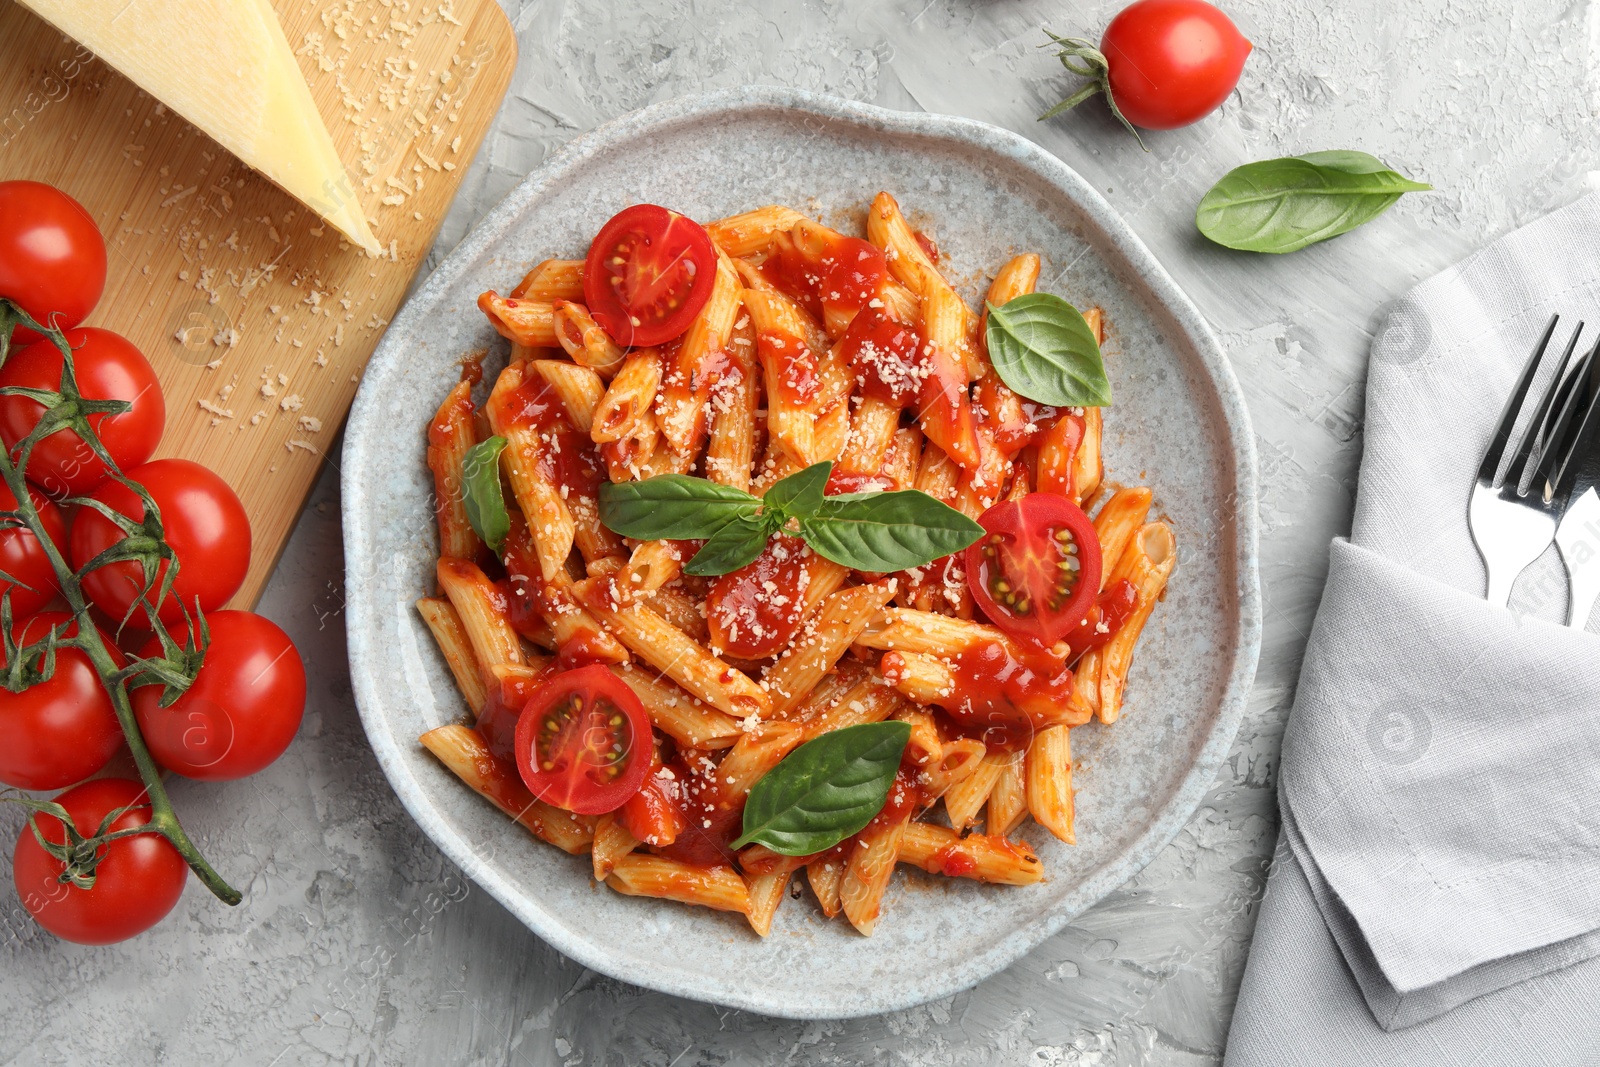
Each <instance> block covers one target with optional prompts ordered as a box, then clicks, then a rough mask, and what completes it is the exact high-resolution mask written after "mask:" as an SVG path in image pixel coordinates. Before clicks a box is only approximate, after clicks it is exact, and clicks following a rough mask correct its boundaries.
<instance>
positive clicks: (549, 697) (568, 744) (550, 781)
mask: <svg viewBox="0 0 1600 1067" xmlns="http://www.w3.org/2000/svg"><path fill="white" fill-rule="evenodd" d="M516 747H517V770H518V771H520V772H521V774H522V780H523V782H525V783H526V784H527V786H528V788H529V789H530V790H531V791H532V792H533V795H534V796H536V797H538V798H539V799H540V800H542V801H544V802H545V803H547V804H554V805H555V806H556V807H558V808H565V809H566V810H568V811H571V812H576V813H577V814H579V815H602V814H604V813H605V812H608V811H615V810H616V809H617V808H620V807H621V806H622V805H623V803H624V802H626V801H627V799H628V798H629V797H631V796H633V795H634V794H635V793H637V792H638V791H639V786H640V784H641V783H643V781H644V776H645V772H646V771H648V770H649V769H650V763H651V760H652V759H653V754H654V745H653V743H652V741H651V737H650V717H649V716H648V715H646V714H645V710H644V705H643V704H641V703H640V702H639V698H638V697H637V696H635V695H634V693H633V690H632V689H629V688H628V686H627V684H626V683H625V682H623V681H622V679H620V678H618V677H617V676H616V675H614V674H612V673H611V671H610V670H608V669H607V668H605V667H602V666H600V665H599V664H593V665H591V666H588V667H580V668H578V669H577V670H575V671H563V672H562V673H560V674H558V675H556V676H555V677H554V678H552V679H550V681H548V682H546V683H545V684H544V685H542V686H540V687H539V689H538V691H537V692H535V693H534V694H533V696H531V697H529V698H528V705H527V707H525V708H523V709H522V717H521V718H520V719H518V720H517V740H516Z"/></svg>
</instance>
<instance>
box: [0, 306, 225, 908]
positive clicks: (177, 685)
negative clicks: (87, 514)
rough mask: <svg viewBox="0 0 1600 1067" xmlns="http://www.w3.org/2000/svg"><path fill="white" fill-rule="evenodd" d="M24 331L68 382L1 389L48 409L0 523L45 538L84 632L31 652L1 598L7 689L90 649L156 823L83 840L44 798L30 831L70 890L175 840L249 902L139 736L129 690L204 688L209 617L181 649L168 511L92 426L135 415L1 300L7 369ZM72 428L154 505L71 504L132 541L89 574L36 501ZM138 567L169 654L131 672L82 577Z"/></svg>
mask: <svg viewBox="0 0 1600 1067" xmlns="http://www.w3.org/2000/svg"><path fill="white" fill-rule="evenodd" d="M19 325H20V326H25V327H27V328H29V329H31V330H34V331H36V332H37V333H39V334H41V335H43V336H45V337H47V338H48V339H49V340H50V342H51V343H52V344H54V345H55V346H56V348H57V349H59V350H60V352H61V359H62V363H61V385H60V389H59V391H54V392H52V391H48V390H39V389H26V388H22V387H20V386H7V387H3V388H0V395H8V396H26V397H28V398H29V399H31V400H34V401H36V402H37V403H39V404H41V405H42V406H43V407H44V408H45V411H44V414H43V415H42V416H41V417H40V420H39V423H38V425H37V426H35V428H34V430H33V432H32V433H30V434H29V435H28V436H27V437H26V438H24V439H23V440H22V441H21V442H19V443H18V445H17V446H16V448H15V449H14V450H13V449H10V448H0V476H3V477H4V478H5V483H6V486H7V487H8V488H9V489H10V490H11V494H12V496H13V497H15V498H16V501H17V504H16V509H15V510H14V511H9V512H3V513H0V524H3V525H4V526H9V527H11V528H16V527H17V526H19V525H21V526H25V527H26V528H27V529H28V530H30V531H31V532H32V533H33V535H34V537H36V538H37V539H38V541H39V544H40V546H41V547H42V548H43V549H44V551H45V554H46V555H47V556H48V557H49V560H50V565H51V567H52V568H53V569H54V571H55V575H56V582H57V584H58V585H59V587H60V589H61V594H62V596H63V597H64V598H65V599H66V601H67V604H68V606H69V608H70V609H71V613H72V616H73V618H74V619H75V620H76V623H77V633H76V634H74V635H72V636H70V637H69V636H66V635H65V634H64V633H62V632H61V630H60V629H59V628H57V629H52V630H51V631H50V633H49V634H47V635H45V637H44V638H43V639H42V640H40V641H39V642H37V643H35V644H33V645H29V646H27V647H26V648H19V647H18V646H17V645H16V643H15V642H14V640H13V638H12V634H11V623H12V619H11V600H10V594H9V592H8V593H7V594H6V595H5V597H4V598H3V599H0V632H3V639H4V643H5V651H6V664H5V668H6V669H5V678H4V685H5V687H6V688H7V689H9V690H11V691H13V692H18V691H20V690H21V689H24V688H26V687H27V686H28V685H30V684H37V683H38V682H40V681H43V680H44V679H45V678H47V677H49V674H50V672H51V671H52V670H53V668H54V661H55V650H57V649H60V648H75V649H78V650H79V651H80V652H82V653H83V654H84V656H86V657H87V658H88V659H89V661H90V663H92V664H93V665H94V669H95V672H96V673H97V674H98V675H99V677H100V682H101V685H102V686H103V687H104V688H105V691H106V695H107V696H108V697H109V698H110V700H111V706H112V709H113V710H114V711H115V712H116V716H117V722H118V723H119V724H120V725H121V727H122V733H123V736H124V738H125V739H126V740H127V743H128V750H129V751H130V752H131V753H132V755H133V762H134V765H135V766H136V767H137V768H138V771H139V778H140V779H141V780H142V781H143V783H144V788H145V795H146V797H147V798H148V799H149V802H150V820H149V822H147V823H146V824H145V825H143V826H140V827H138V828H137V829H135V830H132V831H118V832H115V833H105V832H104V830H105V828H106V827H109V826H110V825H111V821H112V819H114V817H115V814H116V813H112V817H111V818H108V820H107V821H106V823H105V824H104V826H102V827H101V830H100V831H99V832H97V833H96V834H95V835H94V836H92V837H89V838H83V837H82V836H81V835H79V834H78V833H77V832H76V831H75V830H74V829H73V828H72V821H71V819H70V818H68V817H67V815H66V811H65V810H64V809H62V808H61V807H60V806H59V805H56V804H52V803H49V802H41V801H34V800H29V801H25V802H24V803H26V804H27V806H28V807H29V808H30V811H29V813H28V821H29V824H30V826H32V828H33V832H34V835H35V837H36V839H38V841H39V843H40V845H42V846H43V847H44V848H45V849H46V851H48V852H50V853H51V854H52V855H54V856H55V857H56V858H57V859H59V860H61V861H62V862H63V863H65V864H66V870H64V871H63V872H62V875H61V881H62V883H63V884H68V883H70V884H72V885H75V886H77V887H79V888H87V887H88V886H90V885H92V884H93V870H94V866H95V864H97V863H98V862H99V858H100V856H101V855H102V849H101V846H103V845H104V844H105V843H107V842H109V841H112V840H116V839H118V838H120V837H124V836H128V835H129V834H130V833H155V834H160V835H161V836H162V837H164V838H166V839H167V840H168V841H169V842H171V844H172V847H173V848H175V849H177V850H178V853H179V854H180V855H182V856H183V858H184V861H185V862H186V863H188V865H189V868H190V870H192V871H194V873H195V876H196V877H197V878H199V879H200V882H201V883H202V884H203V885H204V886H205V887H206V888H207V889H209V890H210V891H211V892H212V893H213V894H214V895H215V896H216V897H217V898H218V899H219V900H222V901H223V902H224V903H226V904H230V905H231V904H237V903H239V901H240V900H241V899H242V896H241V894H240V893H239V891H238V890H237V889H235V888H233V887H232V886H231V885H229V884H228V883H227V882H226V881H225V880H224V879H223V877H222V876H221V875H220V874H218V873H217V872H216V870H215V869H213V868H212V866H211V864H210V863H208V862H207V861H206V859H205V857H204V856H202V855H201V854H200V850H199V849H198V848H197V847H196V846H195V844H194V842H193V841H192V840H190V838H189V835H188V834H187V833H186V832H185V831H184V829H183V825H182V823H180V822H179V821H178V815H177V812H176V811H174V810H173V807H172V801H171V799H170V798H169V797H168V796H167V791H166V787H165V786H164V785H163V784H162V781H161V769H160V767H158V766H157V765H156V761H155V759H154V758H153V757H152V756H151V755H150V749H149V747H148V746H146V744H145V741H144V735H143V734H142V733H141V732H140V730H139V722H138V719H137V718H136V717H135V715H134V712H133V704H132V702H131V701H130V700H129V697H128V683H129V682H130V681H133V680H135V679H140V678H142V679H145V680H147V681H149V682H160V683H162V684H164V685H165V687H166V690H165V693H164V694H163V698H162V701H161V703H162V705H163V706H166V705H169V704H170V703H171V702H172V701H174V700H176V699H177V698H178V696H179V695H181V694H182V692H183V691H184V690H185V689H186V688H188V686H189V685H190V683H192V682H193V681H194V677H195V674H196V673H197V672H198V671H199V669H200V663H201V660H202V657H203V656H204V653H205V647H204V645H205V640H206V633H205V619H204V618H203V617H200V618H198V620H197V622H196V625H195V626H193V627H191V634H193V632H194V631H195V630H198V631H199V632H200V638H199V641H198V642H197V641H196V640H195V639H194V638H193V637H191V638H190V640H189V641H188V642H186V644H185V645H184V646H181V647H180V646H179V645H178V644H177V642H176V641H174V640H173V638H172V637H171V635H170V634H168V632H167V630H166V627H165V626H164V625H163V624H162V622H161V620H160V617H159V615H158V613H157V606H158V605H160V604H161V603H162V602H163V600H164V599H165V598H166V597H167V595H168V594H169V593H170V591H171V588H172V580H173V578H174V576H175V575H176V574H177V571H178V560H177V557H176V555H175V554H174V553H173V551H172V548H171V546H170V545H168V544H167V543H166V540H165V537H164V534H163V531H162V526H161V516H160V509H159V508H158V507H157V506H156V503H155V501H154V500H152V499H151V497H150V494H149V493H148V492H147V491H146V490H145V488H144V487H143V486H141V485H139V484H138V483H136V482H132V481H129V480H128V479H127V478H126V477H125V476H124V475H123V473H122V470H121V468H120V467H119V466H118V465H117V463H116V461H115V460H114V459H113V458H112V457H111V455H110V453H108V452H107V451H106V447H105V445H104V443H103V442H102V441H101V440H100V437H99V435H98V434H97V433H96V432H95V429H94V427H93V426H92V425H91V424H90V422H89V417H90V416H91V415H99V416H100V417H101V418H104V417H106V416H107V415H113V414H119V413H121V412H123V411H126V410H128V408H129V406H130V405H129V404H128V403H127V402H126V401H121V400H92V399H89V398H87V397H84V396H83V395H82V394H81V393H79V391H78V383H77V375H76V371H75V369H74V366H73V358H72V346H71V344H70V343H68V341H67V337H66V334H65V332H63V331H62V330H61V329H59V328H57V327H55V326H46V325H42V324H41V323H39V322H37V321H35V320H34V319H33V318H32V317H31V316H29V315H28V313H27V312H25V311H23V310H22V308H20V307H18V306H17V305H16V304H15V303H13V302H11V301H9V300H6V299H3V298H0V366H4V365H5V362H6V360H7V359H8V358H9V356H10V353H11V334H12V331H13V329H14V328H15V327H17V326H19ZM62 429H70V430H71V431H73V432H75V433H77V435H78V437H79V438H81V439H82V440H83V442H84V444H85V445H87V446H88V447H89V448H90V450H91V451H93V452H94V454H95V455H96V456H97V457H98V458H99V460H100V461H101V462H102V463H104V464H105V465H106V468H107V470H109V471H110V472H111V477H112V478H114V479H115V480H117V481H118V482H120V483H122V484H123V485H125V486H127V487H128V488H129V489H130V490H132V491H133V492H134V493H135V494H137V495H138V496H139V498H140V500H141V501H143V503H144V518H143V519H142V520H141V521H137V522H136V521H134V520H132V519H128V518H127V517H125V516H123V515H121V514H118V513H117V512H115V511H112V510H111V509H109V508H107V507H106V506H105V505H104V504H101V503H100V502H98V501H95V500H91V499H85V498H71V499H70V500H69V501H68V502H69V503H75V504H78V505H79V506H80V507H92V508H94V509H95V510H97V511H99V512H100V513H101V514H103V515H105V516H106V518H108V519H110V520H111V521H112V522H114V523H116V524H117V526H118V527H119V528H121V529H122V531H123V533H124V534H125V535H126V536H125V538H124V539H123V540H122V541H120V542H118V543H117V544H115V545H113V546H111V547H110V548H108V549H107V550H106V551H104V552H102V553H100V554H99V555H98V556H96V557H95V558H94V559H92V560H90V561H89V562H88V563H86V564H85V565H84V568H83V571H82V572H81V573H80V572H78V571H74V570H73V569H72V567H71V566H70V565H68V563H67V561H66V560H65V559H64V558H63V557H62V555H61V549H60V546H58V545H57V544H56V543H55V542H54V541H53V540H52V539H51V538H50V536H49V535H48V533H47V532H46V530H45V527H44V521H43V519H42V517H41V516H40V513H39V509H38V507H36V506H35V504H34V501H33V496H32V494H31V493H30V492H29V489H28V482H27V478H26V476H25V474H24V472H25V471H26V470H27V466H28V459H29V457H30V456H31V455H32V453H33V447H34V445H35V444H36V443H37V442H38V441H40V440H42V439H43V438H44V437H46V436H48V435H49V434H51V433H54V432H56V431H57V430H62ZM129 561H131V562H137V563H139V564H140V566H141V568H142V570H143V572H144V586H143V589H142V591H141V596H140V599H139V600H138V601H136V603H135V608H143V610H144V612H145V615H146V617H147V618H148V621H149V624H150V627H151V629H152V630H153V631H154V632H155V634H156V635H157V636H158V637H159V638H160V641H161V645H162V650H163V655H162V656H160V657H154V658H150V659H131V660H130V661H129V662H128V664H127V665H126V666H121V665H119V664H118V662H117V658H116V656H115V655H114V654H113V652H112V650H111V647H110V646H109V644H108V643H107V641H106V639H105V637H104V636H103V635H102V634H101V633H100V630H99V628H98V627H97V626H96V625H95V622H94V619H93V618H92V617H91V616H90V614H89V602H88V599H87V597H85V595H84V592H83V585H82V577H83V574H87V573H88V572H89V571H92V570H95V569H97V568H99V567H103V566H107V565H109V564H113V563H119V562H129ZM163 564H165V566H164V567H163ZM8 580H9V579H8ZM152 592H153V593H154V595H153V596H152ZM198 611H199V607H198V605H196V613H197V614H198ZM132 613H133V609H130V610H129V617H131V616H132ZM186 615H187V612H186ZM127 621H128V620H127V619H126V618H125V619H122V620H121V622H120V624H119V625H125V624H126V623H127ZM39 657H42V658H43V663H44V667H43V670H42V672H41V671H35V670H33V669H31V667H30V666H29V665H31V664H32V663H33V662H34V661H35V659H36V658H39ZM40 811H45V812H50V813H52V814H54V815H55V816H56V817H57V818H58V819H59V820H60V821H61V822H62V824H63V826H64V827H66V839H65V843H64V844H61V845H57V844H54V843H52V842H48V841H46V840H45V839H44V837H43V836H42V835H41V834H40V832H39V829H38V823H37V822H36V816H37V814H38V812H40Z"/></svg>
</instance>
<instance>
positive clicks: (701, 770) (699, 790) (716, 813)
mask: <svg viewBox="0 0 1600 1067" xmlns="http://www.w3.org/2000/svg"><path fill="white" fill-rule="evenodd" d="M699 761H703V762H699ZM691 762H697V764H698V765H697V766H696V767H695V768H694V769H690V768H689V767H687V766H685V764H684V763H683V762H682V761H680V760H673V761H671V762H669V763H668V764H667V769H668V770H669V771H670V772H671V773H672V777H671V778H668V779H665V781H664V782H663V783H662V784H663V785H665V786H666V789H665V790H664V792H665V793H666V794H667V796H668V797H669V798H670V800H671V802H672V803H674V804H675V805H676V806H677V808H678V810H679V812H680V814H681V821H682V825H683V829H682V830H681V831H680V832H679V833H678V835H677V836H676V837H675V838H674V839H673V841H672V843H671V844H669V845H662V846H659V847H656V848H655V851H656V852H658V853H660V854H661V855H663V856H666V857H668V858H669V859H675V860H677V861H678V862H679V863H687V864H689V865H690V866H692V867H701V868H712V867H728V866H732V864H733V861H734V855H735V854H734V851H733V849H732V847H730V846H731V845H732V843H733V841H734V839H736V838H737V837H738V836H739V831H740V829H741V822H742V816H743V815H744V798H743V797H738V798H736V799H735V798H731V797H728V796H727V795H726V791H725V790H724V789H723V788H722V786H721V783H719V782H718V780H717V777H716V766H715V765H714V764H713V765H711V766H706V765H705V764H706V763H709V762H710V761H709V760H708V759H706V758H705V757H697V758H696V759H695V760H692V761H691Z"/></svg>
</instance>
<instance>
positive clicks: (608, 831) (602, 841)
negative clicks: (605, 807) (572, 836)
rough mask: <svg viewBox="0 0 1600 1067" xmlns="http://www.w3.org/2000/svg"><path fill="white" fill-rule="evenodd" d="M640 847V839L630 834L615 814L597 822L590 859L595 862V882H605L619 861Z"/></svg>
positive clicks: (605, 816)
mask: <svg viewBox="0 0 1600 1067" xmlns="http://www.w3.org/2000/svg"><path fill="white" fill-rule="evenodd" d="M638 847H639V839H638V838H636V837H634V836H633V835H632V834H630V833H629V832H628V829H627V827H625V826H623V825H622V823H621V822H620V821H618V819H617V817H616V815H615V814H613V813H611V812H607V813H606V814H604V815H602V816H600V817H599V818H598V819H596V820H595V824H594V844H593V847H592V849H591V851H590V853H589V858H590V859H591V860H593V861H594V880H595V881H597V882H603V881H605V880H606V878H607V877H608V876H609V875H610V874H611V872H612V871H614V870H615V869H616V867H617V861H618V860H620V859H622V857H624V856H626V855H627V854H628V853H630V852H632V851H633V850H634V849H636V848H638Z"/></svg>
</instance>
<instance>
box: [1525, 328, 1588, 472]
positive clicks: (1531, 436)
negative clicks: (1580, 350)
mask: <svg viewBox="0 0 1600 1067" xmlns="http://www.w3.org/2000/svg"><path fill="white" fill-rule="evenodd" d="M1581 333H1583V323H1581V322H1580V323H1578V328H1577V329H1576V330H1573V331H1572V336H1571V337H1569V338H1568V339H1567V347H1566V350H1565V351H1563V352H1562V353H1561V358H1560V359H1559V360H1557V361H1556V371H1555V374H1553V375H1551V377H1550V384H1549V385H1547V386H1545V389H1544V394H1543V395H1542V396H1540V397H1539V404H1538V406H1537V407H1535V408H1534V410H1533V418H1531V419H1529V420H1528V428H1527V429H1526V430H1525V431H1523V434H1522V440H1520V441H1518V442H1517V448H1516V451H1515V452H1513V453H1512V455H1511V463H1510V464H1509V465H1508V466H1507V467H1506V480H1507V481H1509V482H1511V484H1512V485H1513V486H1515V487H1516V490H1517V495H1518V496H1525V495H1526V494H1527V481H1528V477H1530V476H1531V475H1532V473H1533V470H1534V465H1535V464H1537V463H1538V462H1539V450H1540V448H1541V446H1542V445H1543V444H1544V437H1543V435H1544V432H1545V430H1546V428H1547V424H1548V421H1549V419H1550V412H1551V410H1552V409H1554V408H1555V407H1556V404H1557V401H1558V400H1559V398H1560V397H1561V396H1563V395H1564V393H1563V390H1564V389H1565V387H1566V385H1567V380H1568V378H1569V377H1570V375H1569V374H1568V373H1567V371H1568V370H1569V369H1570V368H1571V366H1572V352H1573V350H1574V349H1576V348H1577V347H1578V335H1579V334H1581ZM1513 469H1514V470H1515V471H1516V472H1517V473H1516V480H1515V481H1512V473H1511V472H1512V470H1513Z"/></svg>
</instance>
